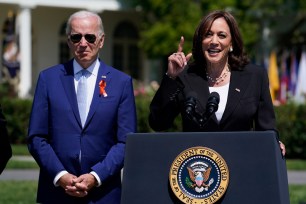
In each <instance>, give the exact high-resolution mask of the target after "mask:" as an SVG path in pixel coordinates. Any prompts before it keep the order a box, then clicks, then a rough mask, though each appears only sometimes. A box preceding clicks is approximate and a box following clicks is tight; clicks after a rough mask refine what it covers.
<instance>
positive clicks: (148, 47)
mask: <svg viewBox="0 0 306 204" xmlns="http://www.w3.org/2000/svg"><path fill="white" fill-rule="evenodd" d="M122 2H123V0H122ZM123 3H124V5H126V6H127V7H128V6H130V7H132V8H136V10H140V11H141V13H142V15H143V24H142V30H141V36H142V38H141V39H140V47H141V48H142V49H143V51H145V53H146V54H147V56H148V57H149V58H160V57H164V56H168V55H169V54H170V53H172V52H175V51H176V50H177V45H178V43H179V39H180V36H184V37H185V49H184V51H185V52H186V53H188V52H190V51H191V46H192V38H193V34H194V31H195V29H196V26H197V25H198V23H199V22H200V19H201V18H202V17H203V16H204V15H205V14H207V13H208V12H210V11H212V10H227V11H229V12H231V13H232V14H233V15H234V16H235V18H236V20H237V22H238V24H239V27H240V31H241V34H242V36H243V40H244V44H245V47H246V51H247V52H248V53H249V55H250V57H251V58H256V57H257V58H260V57H262V56H261V55H263V54H267V53H264V52H263V50H264V51H265V52H269V51H270V50H271V49H278V50H280V49H284V48H290V47H292V46H295V45H296V44H297V43H300V44H303V43H304V44H305V42H306V38H305V37H304V35H305V31H303V29H302V26H301V25H303V22H304V21H305V19H306V16H305V14H304V12H305V10H306V3H305V1H303V0H296V1H288V0H257V1H253V0H244V1H237V0H222V1H218V0H217V1H216V0H188V1H180V2H179V3H178V2H177V1H175V0H169V1H163V0H146V1H143V0H125V1H124V2H123ZM267 28H268V30H269V32H267V34H266V36H265V35H264V29H267Z"/></svg>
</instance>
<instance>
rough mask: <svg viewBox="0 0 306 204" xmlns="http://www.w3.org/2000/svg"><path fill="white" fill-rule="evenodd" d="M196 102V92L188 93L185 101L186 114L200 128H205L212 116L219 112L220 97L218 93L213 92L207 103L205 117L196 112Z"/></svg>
mask: <svg viewBox="0 0 306 204" xmlns="http://www.w3.org/2000/svg"><path fill="white" fill-rule="evenodd" d="M196 101H197V94H196V93H195V92H190V93H188V95H187V96H186V101H185V113H186V115H187V117H188V118H189V119H190V120H192V121H193V122H194V123H195V124H197V125H198V126H199V127H200V128H203V127H204V126H205V125H206V123H207V122H208V119H209V118H210V117H211V115H212V114H213V113H215V112H216V111H217V110H218V107H219V102H220V96H219V94H218V93H217V92H212V93H211V94H210V95H209V97H208V100H207V103H206V111H205V113H204V114H203V115H202V114H200V113H198V112H197V111H196V104H197V102H196Z"/></svg>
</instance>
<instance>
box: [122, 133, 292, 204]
mask: <svg viewBox="0 0 306 204" xmlns="http://www.w3.org/2000/svg"><path fill="white" fill-rule="evenodd" d="M196 146H202V147H206V148H210V149H212V150H214V151H216V152H217V153H219V154H220V155H221V156H222V157H223V159H224V160H225V162H226V164H227V167H228V170H229V183H228V186H227V189H226V192H225V193H224V194H223V195H222V198H221V199H219V200H218V201H217V202H216V203H222V204H244V203H247V204H258V203H261V204H271V203H278V204H289V203H290V201H289V190H288V177H287V170H286V162H285V159H284V158H283V157H282V155H281V151H280V148H279V144H278V140H277V135H276V133H275V132H274V131H250V132H184V133H134V134H129V135H128V137H127V143H126V155H125V164H124V170H123V179H122V197H121V203H122V204H131V203H133V204H138V203H139V204H143V203H146V204H151V203H152V204H156V203H158V204H168V203H169V204H171V203H183V202H182V201H180V199H178V198H177V196H175V194H174V193H173V190H172V189H171V186H170V182H169V172H170V168H171V165H172V163H173V161H174V160H175V158H176V157H177V156H178V155H179V154H180V153H181V152H183V151H184V150H186V149H188V148H192V147H196Z"/></svg>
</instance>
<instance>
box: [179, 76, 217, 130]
mask: <svg viewBox="0 0 306 204" xmlns="http://www.w3.org/2000/svg"><path fill="white" fill-rule="evenodd" d="M184 81H185V83H184V84H185V90H184V92H185V95H187V94H188V93H189V92H191V91H193V92H196V93H197V101H198V102H199V104H198V107H197V111H199V112H200V113H201V114H204V112H205V110H206V103H207V100H208V97H209V95H210V93H209V88H208V82H207V80H206V79H204V75H203V74H201V73H198V74H195V73H189V74H187V75H184ZM186 82H187V83H186ZM211 119H213V120H214V121H215V123H217V124H218V121H217V118H216V115H215V114H213V115H212V116H211Z"/></svg>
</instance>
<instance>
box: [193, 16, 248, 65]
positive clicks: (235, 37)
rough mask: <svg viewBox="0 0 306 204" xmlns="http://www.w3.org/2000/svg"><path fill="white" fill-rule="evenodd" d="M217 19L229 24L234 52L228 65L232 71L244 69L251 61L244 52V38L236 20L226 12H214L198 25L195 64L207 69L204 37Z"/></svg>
mask: <svg viewBox="0 0 306 204" xmlns="http://www.w3.org/2000/svg"><path fill="white" fill-rule="evenodd" d="M217 18H224V19H225V21H226V22H227V24H228V26H229V29H230V32H231V36H232V47H233V51H232V52H229V55H228V63H229V66H230V68H231V69H232V70H239V69H243V67H244V66H245V65H246V64H247V63H248V62H249V59H248V57H247V55H246V53H245V52H244V48H243V41H242V37H241V34H240V31H239V28H238V24H237V22H236V20H235V18H234V17H233V16H232V15H231V14H230V13H229V12H226V11H219V10H218V11H213V12H211V13H209V14H208V15H207V16H205V17H204V18H203V19H202V20H201V22H200V24H199V25H198V27H197V29H196V31H195V33H194V36H193V48H192V55H193V58H194V64H195V65H196V66H197V67H199V66H200V67H204V68H205V69H206V59H205V57H204V53H203V49H202V40H203V36H204V35H205V34H206V32H207V31H209V29H210V28H211V25H212V23H213V22H214V21H215V20H216V19H217Z"/></svg>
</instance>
